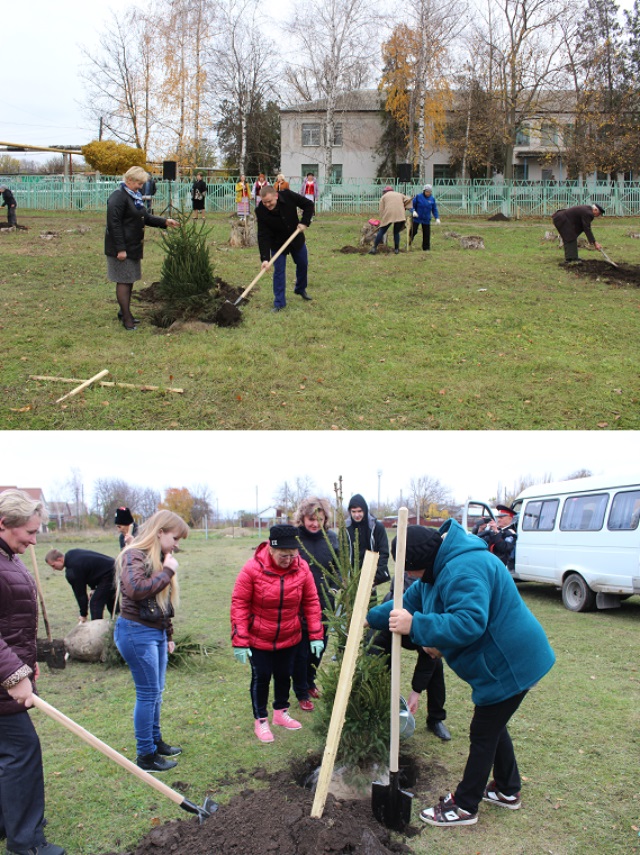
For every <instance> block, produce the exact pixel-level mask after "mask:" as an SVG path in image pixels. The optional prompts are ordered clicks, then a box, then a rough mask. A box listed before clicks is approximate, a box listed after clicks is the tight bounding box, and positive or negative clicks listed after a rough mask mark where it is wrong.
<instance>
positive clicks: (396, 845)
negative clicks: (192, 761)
mask: <svg viewBox="0 0 640 855" xmlns="http://www.w3.org/2000/svg"><path fill="white" fill-rule="evenodd" d="M307 774H308V769H307V773H305V774H304V775H300V771H299V770H298V772H296V771H295V770H291V769H288V770H284V771H280V772H277V773H275V774H272V775H269V774H267V772H266V771H265V770H264V769H258V770H256V771H254V772H253V773H251V774H249V775H247V773H246V771H245V770H242V769H240V770H238V772H237V774H236V778H235V782H236V783H237V781H238V780H241V781H242V780H247V781H251V783H252V784H256V785H257V786H256V788H255V789H253V788H247V789H245V790H242V791H241V792H240V793H238V794H237V795H235V796H233V797H232V798H231V800H230V801H229V802H228V803H227V804H224V805H220V806H219V807H218V809H217V811H215V812H214V813H213V814H212V815H211V816H210V817H209V818H208V819H206V820H205V821H204V822H203V823H202V824H200V823H199V822H198V820H197V819H196V818H195V817H194V818H192V819H185V820H182V819H175V820H171V821H170V822H167V823H165V824H164V825H161V826H158V827H157V828H154V829H153V830H152V831H150V832H149V834H147V835H146V836H145V837H144V838H143V839H142V840H141V841H140V843H139V845H138V846H137V847H136V849H134V850H129V851H127V852H109V853H103V855H185V853H189V855H269V853H273V855H324V854H325V853H327V855H329V853H330V855H395V853H408V855H410V853H411V851H412V850H411V849H410V848H409V846H408V844H407V843H405V842H404V841H403V839H402V838H401V837H400V835H393V837H394V838H395V839H392V836H391V832H390V831H389V829H387V828H386V827H385V826H383V825H381V824H380V823H378V822H377V820H376V819H375V818H374V816H373V813H372V810H371V799H370V798H367V799H352V800H345V801H339V800H337V799H335V798H334V797H333V796H332V795H331V794H329V795H328V797H327V801H326V805H325V809H324V812H323V815H322V817H321V818H320V819H312V818H311V807H312V805H313V799H314V796H313V793H312V792H311V790H309V789H306V788H305V787H303V786H301V783H302V781H303V780H304V779H305V778H306V776H307ZM298 775H300V777H298ZM263 782H264V783H265V784H266V787H260V783H263ZM176 788H177V785H176ZM187 788H188V789H190V787H188V785H187ZM183 789H185V786H184V785H182V786H181V790H183ZM210 795H211V798H214V799H215V797H216V796H215V794H214V793H212V794H210ZM192 800H193V798H192ZM414 810H415V808H414ZM418 832H419V829H417V828H415V827H413V826H410V827H408V828H407V829H405V836H406V837H412V836H415V835H416V834H417V833H418Z"/></svg>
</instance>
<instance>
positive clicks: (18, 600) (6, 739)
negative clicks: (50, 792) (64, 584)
mask: <svg viewBox="0 0 640 855" xmlns="http://www.w3.org/2000/svg"><path fill="white" fill-rule="evenodd" d="M46 521H47V514H46V512H45V510H44V508H43V505H42V503H41V502H37V501H35V500H34V499H32V498H31V497H30V496H28V495H27V494H26V493H24V492H23V491H22V490H4V491H3V492H2V493H0V839H3V838H6V841H7V855H65V850H64V849H63V848H62V847H61V846H56V845H55V844H54V843H48V842H47V840H46V838H45V836H44V827H45V824H46V820H45V818H44V775H43V771H42V755H41V750H40V740H39V739H38V735H37V733H36V731H35V728H34V726H33V723H32V721H31V719H30V717H29V716H28V715H26V712H27V710H28V709H29V708H30V707H32V706H33V694H34V691H35V681H36V680H37V678H38V664H37V662H36V634H37V630H38V597H37V592H36V585H35V582H34V581H33V579H32V577H31V574H30V573H29V571H28V570H27V568H26V567H25V566H24V564H23V563H22V561H21V560H20V558H19V557H18V556H19V555H23V554H24V553H25V552H26V550H27V549H28V548H29V547H30V546H34V545H35V543H36V536H37V534H38V532H39V531H40V528H41V526H42V523H45V522H46Z"/></svg>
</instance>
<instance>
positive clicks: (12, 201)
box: [0, 187, 18, 208]
mask: <svg viewBox="0 0 640 855" xmlns="http://www.w3.org/2000/svg"><path fill="white" fill-rule="evenodd" d="M5 205H6V206H7V208H17V207H18V206H17V204H16V197H15V196H14V195H13V193H12V192H11V190H9V188H8V187H5V189H4V190H3V191H2V205H0V208H4V206H5Z"/></svg>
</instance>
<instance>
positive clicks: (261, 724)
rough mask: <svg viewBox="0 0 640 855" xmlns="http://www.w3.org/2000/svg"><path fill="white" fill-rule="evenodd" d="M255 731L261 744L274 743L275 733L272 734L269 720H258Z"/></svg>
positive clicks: (254, 727)
mask: <svg viewBox="0 0 640 855" xmlns="http://www.w3.org/2000/svg"><path fill="white" fill-rule="evenodd" d="M253 729H254V731H255V734H256V736H257V737H258V739H259V740H260V742H273V733H271V728H270V727H269V719H268V718H257V719H256V722H255V724H254V726H253Z"/></svg>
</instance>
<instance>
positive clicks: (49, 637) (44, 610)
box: [29, 543, 53, 644]
mask: <svg viewBox="0 0 640 855" xmlns="http://www.w3.org/2000/svg"><path fill="white" fill-rule="evenodd" d="M29 552H30V553H31V563H32V564H33V575H34V576H35V579H36V588H37V589H38V599H39V600H40V608H41V609H42V620H43V621H44V628H45V630H46V633H47V641H48V642H49V643H50V644H53V636H52V635H51V627H50V626H49V618H48V617H47V607H46V606H45V604H44V594H43V592H42V585H41V584H40V573H39V572H38V561H37V559H36V551H35V549H34V548H33V544H31V543H30V544H29Z"/></svg>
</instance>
